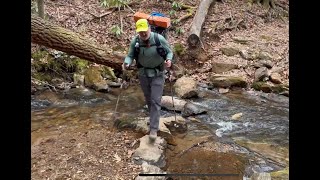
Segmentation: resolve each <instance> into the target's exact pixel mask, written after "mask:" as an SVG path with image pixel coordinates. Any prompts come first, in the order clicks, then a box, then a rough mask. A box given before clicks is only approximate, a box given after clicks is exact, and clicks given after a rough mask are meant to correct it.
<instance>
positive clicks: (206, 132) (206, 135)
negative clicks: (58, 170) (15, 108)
mask: <svg viewBox="0 0 320 180" xmlns="http://www.w3.org/2000/svg"><path fill="white" fill-rule="evenodd" d="M120 93H121V94H120ZM119 94H120V95H121V96H120V99H119V105H118V109H117V111H118V112H119V114H120V115H121V116H128V115H129V116H135V117H136V116H140V115H141V114H142V113H143V106H144V99H143V94H142V92H141V90H140V88H139V87H138V86H130V87H129V88H128V89H125V90H122V92H121V91H120V89H113V90H112V91H111V92H110V93H99V92H95V91H92V90H89V89H86V88H78V89H71V90H69V91H66V92H64V93H60V94H55V93H53V92H44V93H41V94H39V95H35V96H32V101H31V107H32V111H31V117H32V118H31V120H32V143H34V142H35V141H36V140H37V138H40V137H42V136H46V135H48V134H54V133H55V132H48V131H50V128H49V127H53V126H54V127H60V126H72V125H74V124H77V123H79V122H84V121H89V122H91V123H106V124H108V123H109V125H112V124H111V123H110V122H112V121H111V120H110V117H111V116H112V114H113V113H114V110H115V107H116V102H117V97H118V95H119ZM164 94H165V95H170V89H168V87H166V89H165V93H164ZM190 101H192V102H193V103H194V104H196V105H197V106H199V107H201V108H204V109H206V110H207V113H205V114H201V115H196V116H193V117H192V118H191V117H188V118H186V119H187V122H188V131H187V132H186V133H183V134H179V133H173V134H174V135H175V142H176V145H175V146H172V145H169V146H168V149H167V151H166V158H167V159H166V160H167V165H166V167H165V168H164V169H165V170H166V171H167V172H169V173H189V174H190V173H191V175H190V177H189V178H191V179H192V178H195V177H191V176H192V173H197V174H199V173H200V174H202V176H200V175H199V176H198V177H197V179H201V178H202V179H226V177H223V176H228V177H227V179H243V178H245V177H249V176H251V175H252V174H253V173H254V172H273V171H279V170H282V169H284V168H288V166H289V100H288V98H287V97H285V96H281V95H275V94H266V93H260V92H246V91H240V90H239V91H230V92H229V93H227V94H219V93H218V92H217V91H215V90H208V89H206V88H200V89H199V97H198V98H193V99H190ZM235 114H238V115H237V116H238V117H237V118H234V119H233V118H232V116H233V115H235ZM162 115H163V116H171V115H173V112H172V111H170V112H168V111H165V110H162ZM84 128H85V127H84ZM198 143H199V144H198ZM197 144H198V145H197ZM208 173H211V175H212V174H220V177H210V176H204V175H203V174H208ZM221 174H222V175H221ZM170 178H171V179H179V178H181V179H187V178H186V177H175V176H174V175H173V176H172V177H170Z"/></svg>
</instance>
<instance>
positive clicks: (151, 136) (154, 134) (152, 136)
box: [149, 129, 157, 142]
mask: <svg viewBox="0 0 320 180" xmlns="http://www.w3.org/2000/svg"><path fill="white" fill-rule="evenodd" d="M156 138H157V130H154V129H151V130H150V134H149V140H150V142H154V141H155V140H156Z"/></svg>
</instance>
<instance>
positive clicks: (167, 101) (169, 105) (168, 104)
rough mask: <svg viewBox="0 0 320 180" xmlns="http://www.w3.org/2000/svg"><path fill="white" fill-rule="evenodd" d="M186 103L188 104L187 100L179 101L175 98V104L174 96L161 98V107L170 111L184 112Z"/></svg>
mask: <svg viewBox="0 0 320 180" xmlns="http://www.w3.org/2000/svg"><path fill="white" fill-rule="evenodd" d="M173 103H174V107H173ZM186 103H187V102H186V101H185V100H182V99H179V98H177V97H173V102H172V96H162V98H161V107H164V108H166V109H169V110H176V111H182V110H183V108H184V105H185V104H186Z"/></svg>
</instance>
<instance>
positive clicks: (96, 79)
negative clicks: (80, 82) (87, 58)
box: [84, 66, 103, 87]
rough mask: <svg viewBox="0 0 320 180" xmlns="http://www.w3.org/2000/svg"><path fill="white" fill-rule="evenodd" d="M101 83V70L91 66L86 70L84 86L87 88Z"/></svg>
mask: <svg viewBox="0 0 320 180" xmlns="http://www.w3.org/2000/svg"><path fill="white" fill-rule="evenodd" d="M102 81H103V78H102V76H101V68H100V67H96V66H92V67H90V68H89V69H87V70H86V71H85V73H84V84H85V86H87V87H92V86H94V85H95V84H97V83H100V82H102Z"/></svg>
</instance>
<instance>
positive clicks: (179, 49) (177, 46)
mask: <svg viewBox="0 0 320 180" xmlns="http://www.w3.org/2000/svg"><path fill="white" fill-rule="evenodd" d="M174 52H175V53H176V54H177V55H179V56H180V55H183V54H184V53H185V48H184V47H183V46H182V44H180V43H175V44H174Z"/></svg>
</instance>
